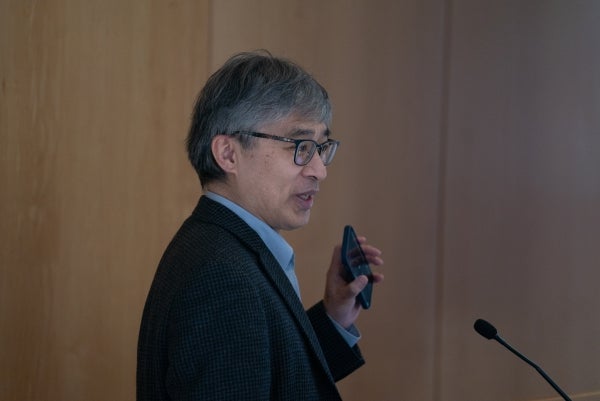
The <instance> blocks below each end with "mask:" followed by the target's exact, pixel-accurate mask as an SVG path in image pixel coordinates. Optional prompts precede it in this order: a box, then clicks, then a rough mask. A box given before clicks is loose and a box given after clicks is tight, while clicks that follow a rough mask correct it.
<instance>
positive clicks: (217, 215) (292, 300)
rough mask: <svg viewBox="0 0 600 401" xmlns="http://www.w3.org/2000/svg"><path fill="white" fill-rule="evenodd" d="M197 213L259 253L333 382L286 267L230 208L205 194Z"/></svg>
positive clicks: (265, 269)
mask: <svg viewBox="0 0 600 401" xmlns="http://www.w3.org/2000/svg"><path fill="white" fill-rule="evenodd" d="M194 215H196V216H198V217H201V218H202V219H203V220H209V221H210V222H211V223H213V224H218V225H220V226H222V227H224V228H225V229H227V230H228V231H230V232H231V233H233V234H234V235H236V236H237V237H238V238H239V239H240V241H241V242H242V243H244V244H245V245H246V246H247V247H248V248H249V249H251V250H253V251H254V252H256V253H257V255H258V256H259V258H260V261H261V264H260V268H261V269H262V270H263V272H264V274H265V276H266V277H267V278H268V279H269V280H270V281H271V282H272V283H273V286H274V288H275V289H276V290H277V292H279V294H280V296H281V298H282V299H283V301H284V302H285V304H286V305H287V307H288V309H289V311H290V313H291V314H292V315H293V316H294V318H295V319H296V320H297V322H298V324H299V326H300V327H301V328H302V332H303V333H304V336H305V337H306V339H307V341H308V343H309V344H310V346H311V347H310V348H311V349H312V350H313V352H314V353H315V356H316V357H317V359H318V360H319V361H320V362H321V365H322V366H323V369H324V370H325V371H326V373H327V375H328V376H329V377H330V379H331V381H332V382H333V381H334V379H333V376H332V375H331V372H330V370H329V366H328V365H327V361H326V359H325V355H324V354H323V350H322V348H321V345H320V343H319V340H318V338H317V335H316V334H315V331H314V329H313V327H312V325H311V323H310V320H309V319H308V316H307V315H306V311H305V310H304V306H303V305H302V302H301V301H300V299H299V298H298V295H297V294H296V292H295V291H294V288H293V287H292V284H291V283H290V281H289V280H288V278H287V276H286V275H285V273H284V272H283V269H282V268H281V266H280V265H279V263H278V262H277V260H276V259H275V257H274V256H273V254H272V253H271V252H270V251H269V249H268V248H267V246H266V245H265V243H264V242H263V241H262V239H261V238H260V237H259V236H258V234H257V233H256V232H255V231H254V230H253V229H252V228H251V227H250V226H248V225H247V224H246V222H244V221H243V220H242V219H240V218H239V217H238V216H237V215H236V214H235V213H233V212H232V211H231V210H229V209H228V208H226V207H225V206H223V205H221V204H219V203H218V202H215V201H213V200H211V199H209V198H207V197H205V196H203V197H201V198H200V201H199V203H198V206H197V207H196V209H195V210H194Z"/></svg>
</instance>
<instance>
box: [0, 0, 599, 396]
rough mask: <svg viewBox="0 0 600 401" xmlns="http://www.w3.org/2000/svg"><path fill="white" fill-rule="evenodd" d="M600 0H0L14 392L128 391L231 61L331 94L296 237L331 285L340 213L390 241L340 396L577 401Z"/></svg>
mask: <svg viewBox="0 0 600 401" xmlns="http://www.w3.org/2000/svg"><path fill="white" fill-rule="evenodd" d="M598 18H600V3H595V2H591V1H587V2H586V1H566V0H565V1H528V2H522V1H509V2H485V4H484V2H480V1H477V0H471V1H467V0H461V1H447V0H414V1H408V0H407V1H376V2H372V1H352V2H348V1H342V0H335V1H328V2H322V1H317V0H309V1H306V0H303V1H301V0H291V1H286V2H281V1H277V0H259V1H253V2H248V1H243V0H228V1H214V2H209V1H204V2H201V1H183V0H179V1H170V2H160V1H159V2H151V3H148V2H146V1H130V2H121V1H117V0H109V1H106V0H103V1H89V2H81V1H76V0H48V1H45V2H33V1H16V0H15V1H9V0H0V76H1V85H2V86H1V92H0V155H1V157H0V188H2V190H1V191H0V207H1V209H0V221H1V222H2V223H0V224H1V227H2V230H1V231H0V236H1V237H0V244H1V245H0V399H3V400H4V399H6V400H15V401H16V400H24V399H28V400H96V399H97V400H106V399H112V400H127V399H133V397H134V391H135V387H134V377H135V376H134V375H135V347H136V341H137V330H138V326H139V318H140V314H141V309H142V306H143V302H144V299H145V295H146V292H147V290H148V286H149V284H150V280H151V278H152V275H153V272H154V269H155V267H156V264H157V262H158V259H159V257H160V255H161V253H162V251H163V249H164V247H165V245H166V243H167V242H168V240H169V239H170V237H171V236H172V234H173V232H174V231H175V230H176V229H177V227H178V225H179V224H180V222H181V220H182V219H183V218H184V217H185V216H186V215H187V214H188V213H189V212H190V210H191V208H192V207H193V205H194V202H195V200H196V198H197V196H198V194H199V189H198V185H197V180H196V178H195V176H194V174H193V172H192V169H191V167H189V166H188V164H187V162H186V160H185V153H184V149H183V141H184V138H185V133H186V129H187V125H188V119H189V114H190V111H191V107H192V103H193V100H194V96H195V95H196V92H197V91H198V90H199V88H200V87H201V85H202V83H203V82H204V80H205V79H206V77H207V75H208V73H209V72H210V71H212V70H213V69H214V68H216V67H217V66H219V65H220V64H221V63H222V62H223V61H224V60H225V59H226V58H227V57H228V56H229V55H230V54H232V53H233V52H236V51H240V50H252V49H256V48H267V49H269V50H271V51H272V52H274V53H276V54H279V55H284V56H287V57H290V58H292V59H294V60H296V61H298V62H300V63H301V64H302V65H304V66H305V67H307V69H309V70H310V71H312V72H313V73H314V74H315V75H316V77H317V78H318V79H319V80H320V81H321V82H323V83H324V84H325V86H326V87H327V88H328V89H329V91H330V94H331V96H332V98H333V102H334V108H335V117H334V124H333V131H334V135H335V136H336V137H337V138H338V139H340V140H341V141H342V147H341V148H340V153H339V156H338V158H337V159H336V163H334V164H333V165H332V166H331V168H330V170H329V177H328V180H327V181H326V182H325V183H324V185H323V186H322V187H323V190H322V193H321V196H320V199H319V202H318V204H317V207H316V209H315V211H314V213H313V219H312V221H311V224H310V225H309V226H308V227H306V228H304V229H302V230H299V231H296V232H293V233H289V235H287V236H288V238H289V240H290V241H291V242H292V243H293V245H294V247H295V249H296V252H297V258H298V265H299V266H298V269H299V271H298V274H299V279H300V281H301V284H302V288H303V299H304V302H305V303H306V304H307V305H308V304H310V303H312V302H314V301H316V300H317V299H319V297H320V295H321V292H322V286H323V284H322V280H323V277H324V271H325V269H326V268H327V264H328V262H329V258H330V256H331V255H330V252H331V248H332V246H333V245H334V244H335V243H336V242H338V241H339V239H340V236H341V231H342V228H343V225H344V224H348V223H350V224H353V225H354V226H355V227H356V228H357V229H358V230H359V231H360V232H362V233H364V234H366V235H367V236H368V237H369V238H370V239H371V241H373V242H375V243H377V244H379V245H380V246H381V247H382V248H383V250H384V252H385V257H386V266H385V273H386V282H385V283H384V284H383V285H382V286H381V287H380V288H377V290H376V293H375V297H374V308H373V309H372V310H371V311H369V312H368V313H365V314H363V315H362V316H361V320H360V323H359V324H360V328H361V331H362V332H363V336H364V338H363V340H362V341H361V344H362V348H363V352H364V354H365V355H366V357H367V365H366V366H365V367H364V368H362V369H361V370H359V371H358V372H356V374H354V375H352V376H351V377H349V378H348V379H346V380H344V381H343V382H342V383H340V389H341V391H342V393H343V395H344V398H345V399H347V400H357V401H359V400H361V401H364V400H398V399H407V400H434V401H442V400H443V401H451V400H457V401H458V400H461V401H464V400H473V401H478V400H483V399H485V400H487V401H495V400H498V401H501V400H502V401H504V400H536V399H542V398H545V397H551V396H553V392H552V389H551V388H550V387H549V386H548V385H547V384H546V383H545V382H544V381H543V379H541V378H540V377H538V376H537V374H536V373H535V371H533V370H532V369H531V368H529V367H527V366H526V365H524V364H522V363H520V362H519V361H518V360H516V358H515V357H514V356H513V355H511V354H510V353H508V352H507V351H505V350H502V349H500V346H499V345H498V344H495V343H491V342H488V341H486V340H484V339H483V338H481V337H479V336H478V335H477V334H476V333H475V332H474V331H473V330H472V324H473V321H474V320H475V319H476V318H478V317H484V318H487V319H489V320H490V321H492V322H493V323H495V324H496V325H497V326H498V328H499V329H500V331H501V334H502V335H503V336H504V337H505V338H506V339H507V340H509V342H511V343H512V344H513V345H515V346H517V347H518V348H520V349H521V350H522V351H524V352H525V353H526V354H527V355H528V356H530V357H531V358H533V359H534V360H536V361H537V362H539V363H540V364H541V365H542V366H543V367H544V368H545V369H546V370H547V371H548V372H549V373H550V374H551V375H552V376H553V377H554V378H555V379H556V380H557V382H558V383H559V384H561V385H562V386H563V387H564V388H565V390H567V392H569V393H571V394H581V396H580V397H577V398H575V399H580V400H598V399H600V397H599V396H598V391H600V376H599V375H598V374H597V371H598V368H599V365H600V341H598V340H597V339H598V338H600V321H599V319H598V318H597V316H598V314H599V311H600V298H599V297H598V296H597V292H598V291H597V290H598V284H597V283H598V282H600V273H599V271H600V270H599V269H598V267H599V266H598V264H599V262H598V261H599V260H600V250H599V247H598V246H597V245H596V243H597V242H598V240H597V239H598V238H599V237H600V212H598V207H597V206H598V205H600V173H599V172H600V135H598V132H599V131H600V103H599V99H600V78H599V75H598V74H599V73H598V71H600V54H599V53H598V51H597V49H598V48H599V47H598V45H599V43H598V39H597V38H598V37H600V28H598V24H597V20H598Z"/></svg>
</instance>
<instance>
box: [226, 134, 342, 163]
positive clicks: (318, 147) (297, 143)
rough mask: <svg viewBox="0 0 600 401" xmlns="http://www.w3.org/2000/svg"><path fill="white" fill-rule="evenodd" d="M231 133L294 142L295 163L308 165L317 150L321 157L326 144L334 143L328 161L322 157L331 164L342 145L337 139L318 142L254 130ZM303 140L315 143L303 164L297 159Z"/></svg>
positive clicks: (324, 161)
mask: <svg viewBox="0 0 600 401" xmlns="http://www.w3.org/2000/svg"><path fill="white" fill-rule="evenodd" d="M229 135H248V136H253V137H257V138H266V139H272V140H275V141H280V142H288V143H293V144H294V145H295V146H296V147H295V148H294V164H295V165H297V166H306V165H307V164H308V163H310V161H311V160H312V158H313V157H314V155H315V152H317V153H319V157H320V156H321V152H322V151H323V149H324V148H325V147H326V146H332V145H333V146H334V150H333V153H332V154H331V156H330V158H329V160H328V161H327V160H323V158H322V157H321V161H323V164H324V165H325V166H329V165H330V164H331V162H332V161H333V157H334V156H335V153H336V151H337V148H338V146H340V141H336V140H334V139H327V140H326V141H325V142H323V143H318V142H317V141H313V140H312V139H292V138H286V137H284V136H277V135H269V134H263V133H262V132H253V131H234V132H231V133H230V134H229ZM303 142H311V143H313V144H314V145H315V147H314V148H313V151H312V152H311V153H310V155H309V157H307V158H306V161H305V162H304V163H302V164H301V163H298V162H297V161H296V160H297V159H298V148H299V147H300V144H301V143H303Z"/></svg>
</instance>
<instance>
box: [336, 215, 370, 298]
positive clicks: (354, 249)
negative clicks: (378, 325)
mask: <svg viewBox="0 0 600 401" xmlns="http://www.w3.org/2000/svg"><path fill="white" fill-rule="evenodd" d="M342 264H343V265H344V267H345V272H346V274H345V275H344V278H345V279H346V281H348V282H350V281H353V280H354V279H355V278H357V277H358V276H363V275H364V276H367V277H368V278H369V283H368V284H367V286H366V287H365V288H364V289H363V290H362V291H361V292H360V294H358V295H357V297H356V299H357V300H358V302H360V305H361V306H362V307H363V309H369V308H370V307H371V295H372V293H373V274H372V273H371V268H370V267H369V262H368V261H367V258H366V257H365V253H364V252H363V250H362V248H361V247H360V243H359V242H358V239H357V238H356V233H355V232H354V229H353V228H352V226H346V227H344V239H343V241H342Z"/></svg>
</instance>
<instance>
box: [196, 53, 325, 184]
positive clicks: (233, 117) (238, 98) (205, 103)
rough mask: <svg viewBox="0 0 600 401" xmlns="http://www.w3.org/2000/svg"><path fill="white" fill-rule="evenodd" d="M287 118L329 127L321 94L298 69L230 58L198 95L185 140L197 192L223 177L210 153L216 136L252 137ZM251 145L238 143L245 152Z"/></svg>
mask: <svg viewBox="0 0 600 401" xmlns="http://www.w3.org/2000/svg"><path fill="white" fill-rule="evenodd" d="M291 114H294V115H297V116H299V117H301V118H306V119H308V120H311V121H315V122H318V123H324V124H325V125H327V126H329V125H330V123H331V104H330V102H329V96H328V95H327V91H326V90H325V88H323V87H322V86H321V85H320V84H319V83H318V82H317V81H316V80H315V79H314V78H313V77H312V76H311V75H310V74H308V73H307V72H306V71H304V70H303V69H302V68H301V67H300V66H298V65H297V64H295V63H293V62H292V61H289V60H286V59H282V58H278V57H274V56H272V55H271V54H270V53H269V52H267V51H258V52H251V53H239V54H236V55H234V56H233V57H231V58H230V59H229V60H228V61H227V62H226V63H225V64H224V65H223V66H222V67H221V68H220V69H219V70H217V71H216V72H215V73H214V74H213V75H211V77H210V78H209V79H208V81H207V82H206V84H205V86H204V88H203V89H202V91H200V94H199V95H198V99H197V100H196V104H195V106H194V113H193V116H192V124H191V127H190V130H189V133H188V137H187V143H186V144H187V151H188V157H189V159H190V161H191V163H192V165H193V166H194V169H195V170H196V172H197V173H198V176H199V177H200V183H201V185H202V187H204V186H205V185H206V184H207V183H209V182H210V181H213V180H221V179H223V178H224V177H225V172H224V171H223V170H222V169H221V167H220V166H219V165H218V164H217V163H216V162H215V159H214V157H213V155H212V151H211V142H212V139H213V138H214V137H215V136H217V135H220V134H228V133H232V132H235V131H252V130H255V129H256V127H257V126H258V125H260V124H263V123H269V122H275V121H277V120H280V119H282V118H285V117H287V116H289V115H291ZM251 140H252V139H251V138H249V137H240V141H242V145H244V146H248V141H251Z"/></svg>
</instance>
